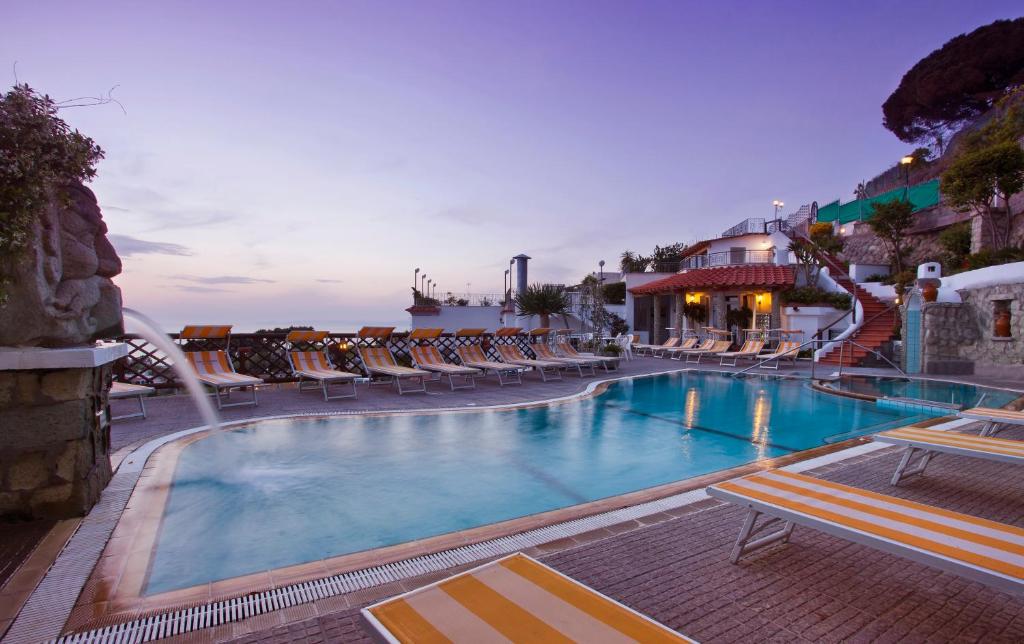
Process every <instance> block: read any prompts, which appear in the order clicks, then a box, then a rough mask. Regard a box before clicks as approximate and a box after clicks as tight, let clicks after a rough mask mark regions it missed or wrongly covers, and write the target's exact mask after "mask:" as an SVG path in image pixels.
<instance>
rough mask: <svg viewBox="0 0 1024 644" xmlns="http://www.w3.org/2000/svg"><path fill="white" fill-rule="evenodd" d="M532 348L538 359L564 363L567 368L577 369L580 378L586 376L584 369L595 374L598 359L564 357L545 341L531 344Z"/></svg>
mask: <svg viewBox="0 0 1024 644" xmlns="http://www.w3.org/2000/svg"><path fill="white" fill-rule="evenodd" d="M530 350H531V351H533V355H535V356H536V357H537V359H538V360H544V361H546V362H557V363H559V364H561V365H564V366H565V368H566V369H575V370H576V373H578V374H579V376H580V378H582V377H583V376H584V373H583V370H584V369H589V370H590V373H589V374H588V375H591V376H593V375H595V371H594V366H595V365H596V364H597V361H596V360H588V359H585V358H582V357H580V358H563V357H561V356H558V355H555V352H554V351H552V349H551V347H549V346H548V345H546V344H544V343H543V342H537V343H534V344H531V345H530Z"/></svg>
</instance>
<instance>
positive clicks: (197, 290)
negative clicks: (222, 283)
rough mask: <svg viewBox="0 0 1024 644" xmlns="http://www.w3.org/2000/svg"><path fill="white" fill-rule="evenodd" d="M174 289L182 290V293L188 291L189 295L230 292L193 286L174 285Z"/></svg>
mask: <svg viewBox="0 0 1024 644" xmlns="http://www.w3.org/2000/svg"><path fill="white" fill-rule="evenodd" d="M174 288H176V289H179V290H182V291H188V292H189V293H229V292H230V291H228V290H227V289H225V288H210V287H208V286H193V285H185V284H178V285H175V286H174Z"/></svg>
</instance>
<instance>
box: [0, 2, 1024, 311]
mask: <svg viewBox="0 0 1024 644" xmlns="http://www.w3.org/2000/svg"><path fill="white" fill-rule="evenodd" d="M1021 13H1022V11H1021V5H1020V2H1019V0H1016V1H1007V2H963V1H962V0H961V1H950V2H858V3H832V2H762V3H753V2H731V3H730V2H716V3H712V2H590V1H587V2H558V1H554V2H553V1H550V0H545V1H541V2H505V3H497V2H433V1H430V2H408V3H401V2H389V3H380V2H319V3H317V2H288V3H285V2H274V3H271V2H206V1H195V2H162V3H138V2H124V3H113V2H78V1H76V2H64V3H57V2H45V1H36V2H14V3H10V4H8V5H7V6H6V7H5V9H4V12H3V22H4V26H3V37H2V38H0V69H3V70H4V71H3V73H4V74H5V76H4V79H5V85H11V84H13V82H14V80H15V76H14V71H15V69H16V73H17V78H18V79H20V81H21V82H27V83H29V84H30V85H32V86H33V87H35V88H36V89H38V90H39V91H42V92H46V93H48V94H50V95H51V96H53V97H55V98H57V99H58V100H59V99H68V98H74V97H79V96H90V95H97V94H100V93H103V92H106V91H107V90H108V89H109V88H111V87H112V86H115V85H116V86H117V89H116V90H114V93H113V95H114V97H115V98H117V99H118V100H119V101H120V102H121V103H122V104H123V106H124V109H125V110H126V112H127V113H124V112H122V111H121V109H120V108H119V107H117V106H115V105H105V106H99V107H91V108H76V109H69V110H65V111H64V112H62V116H63V117H64V118H65V119H66V120H68V121H69V122H70V123H71V124H72V125H73V126H75V127H77V128H79V129H80V130H82V131H83V132H85V133H86V134H88V135H90V136H92V137H93V138H94V139H96V141H97V142H98V143H99V144H100V145H101V146H102V147H103V148H104V149H105V150H106V154H107V156H106V159H105V160H104V161H103V162H102V163H101V164H100V166H99V177H98V178H97V179H96V181H95V182H94V183H93V184H92V188H93V189H94V190H95V191H96V193H97V195H98V197H99V201H100V205H101V207H102V208H103V212H104V216H105V218H106V220H107V222H108V225H109V227H110V230H111V234H112V236H113V241H114V244H115V246H116V247H117V248H118V250H119V251H120V253H121V255H122V257H123V259H124V274H123V275H121V276H120V277H119V278H118V279H117V282H118V284H119V285H120V286H121V288H122V289H123V292H124V299H125V303H126V305H128V306H132V307H134V308H137V309H139V310H142V311H143V312H146V313H148V314H149V315H150V316H152V317H154V318H156V319H157V320H159V321H160V322H161V323H163V324H165V325H166V326H167V327H168V330H174V329H175V328H177V327H180V326H181V324H183V323H184V322H186V321H192V322H227V323H234V324H235V325H236V329H237V330H252V329H255V328H257V327H258V326H265V325H270V324H288V323H312V324H316V325H318V326H321V327H324V328H329V329H331V330H335V331H346V330H353V329H354V328H356V327H358V326H359V325H361V324H363V323H391V324H396V325H399V326H407V325H408V316H407V315H406V314H405V313H404V312H403V309H404V308H405V307H406V306H408V304H409V299H410V298H409V288H410V286H411V283H412V274H413V269H414V268H416V267H420V268H422V269H423V271H425V272H426V273H427V274H428V275H430V276H431V277H434V278H436V279H437V280H438V283H439V284H440V285H441V287H442V289H444V290H455V291H465V290H467V283H468V284H469V287H468V290H470V291H473V292H493V293H497V292H500V291H501V287H502V273H503V271H504V269H505V267H506V265H507V259H508V258H509V257H511V256H513V255H515V254H518V253H521V252H525V253H527V254H529V255H531V256H532V257H533V258H534V259H533V262H532V263H531V281H535V280H536V281H551V282H574V281H578V280H579V279H580V278H581V277H583V276H584V275H585V274H586V273H588V272H589V271H592V270H596V267H597V262H598V260H600V259H605V260H606V261H607V262H608V263H609V265H616V264H617V263H618V256H619V255H620V254H621V252H622V251H623V250H625V249H627V248H628V249H632V250H635V251H639V252H644V253H646V252H649V251H650V250H651V248H652V247H653V246H654V245H655V244H667V243H671V242H675V241H687V242H689V241H695V240H698V239H701V238H704V237H706V236H710V235H714V234H717V233H719V232H721V231H722V230H724V229H725V228H727V227H729V226H731V225H732V224H734V223H736V222H738V221H740V220H742V219H744V218H746V217H767V216H770V215H771V214H772V207H771V202H772V200H773V199H782V200H784V201H785V202H786V206H787V207H786V208H785V210H786V212H787V213H788V212H789V211H791V210H793V209H795V208H796V207H797V206H799V205H800V204H802V203H807V202H810V201H812V200H818V201H819V202H822V203H823V202H825V201H831V200H832V199H835V198H837V197H842V198H844V199H846V198H849V197H850V196H851V195H852V191H853V188H854V187H855V186H856V184H857V182H858V181H860V180H863V179H867V178H870V177H871V176H873V175H874V174H876V173H877V172H879V171H881V170H884V169H885V168H886V167H887V166H888V165H890V164H892V163H893V162H894V161H895V160H896V159H898V158H899V157H900V156H901V155H902V154H904V153H906V152H907V151H908V150H909V149H910V146H907V145H905V144H902V143H900V142H899V141H898V140H897V139H896V138H895V137H894V136H893V135H891V134H890V133H889V132H887V131H886V130H884V129H883V128H882V126H881V120H882V115H881V108H880V105H881V103H882V102H883V101H884V100H885V98H886V97H887V96H888V94H889V93H890V92H891V91H892V90H893V89H894V88H895V87H896V85H897V84H898V82H899V79H900V77H901V76H902V74H903V73H904V72H905V71H906V70H907V69H908V68H909V67H910V66H911V65H913V64H914V63H915V62H916V61H917V60H919V59H920V58H921V57H922V56H924V55H926V54H928V53H929V52H930V51H932V50H933V49H936V48H938V47H939V46H941V45H942V44H943V43H944V42H945V41H946V40H948V39H949V38H950V37H952V36H955V35H957V34H959V33H963V32H967V31H970V30H972V29H974V28H976V27H978V26H980V25H983V24H986V23H989V22H991V21H992V20H995V19H997V18H1012V17H1017V16H1019V15H1020V14H1021ZM15 63H16V68H15Z"/></svg>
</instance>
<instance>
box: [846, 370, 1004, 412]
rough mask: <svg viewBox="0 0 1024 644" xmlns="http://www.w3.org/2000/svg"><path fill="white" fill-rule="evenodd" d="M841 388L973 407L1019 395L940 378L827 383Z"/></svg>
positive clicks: (862, 378)
mask: <svg viewBox="0 0 1024 644" xmlns="http://www.w3.org/2000/svg"><path fill="white" fill-rule="evenodd" d="M829 385H830V386H833V387H835V388H837V389H839V390H840V391H849V392H853V393H858V394H866V395H868V396H885V397H888V398H913V399H915V400H929V401H932V402H937V403H944V404H952V405H958V406H961V407H975V406H977V405H978V404H979V403H980V404H984V405H985V406H986V407H1002V406H1003V405H1005V404H1006V403H1008V402H1010V401H1012V400H1015V399H1016V398H1018V397H1019V396H1020V395H1021V394H1018V393H1014V392H1012V391H1006V390H1005V389H993V388H992V387H979V386H977V385H969V384H964V383H959V382H946V381H942V380H920V379H916V378H914V379H912V378H888V377H875V376H843V377H841V378H839V379H838V380H836V381H833V382H831V383H829Z"/></svg>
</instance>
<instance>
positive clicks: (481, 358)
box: [455, 344, 520, 371]
mask: <svg viewBox="0 0 1024 644" xmlns="http://www.w3.org/2000/svg"><path fill="white" fill-rule="evenodd" d="M455 352H456V353H458V354H459V358H461V359H462V362H463V364H465V365H466V366H469V367H476V368H478V369H493V370H496V371H520V369H519V367H516V366H515V365H510V364H509V363H507V362H495V361H494V360H488V359H487V356H485V355H484V350H483V349H482V348H481V347H480V345H479V344H471V345H469V346H465V347H459V348H458V349H456V350H455Z"/></svg>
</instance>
